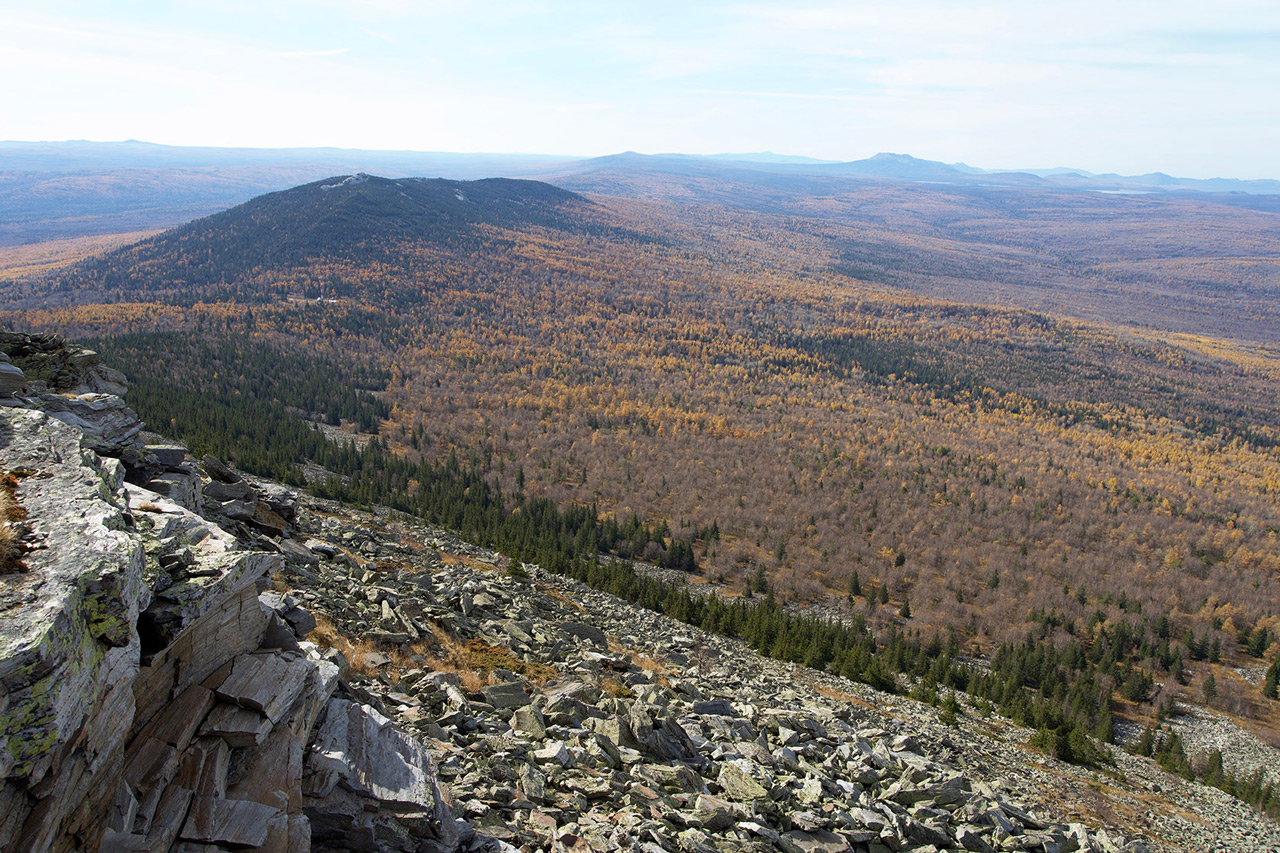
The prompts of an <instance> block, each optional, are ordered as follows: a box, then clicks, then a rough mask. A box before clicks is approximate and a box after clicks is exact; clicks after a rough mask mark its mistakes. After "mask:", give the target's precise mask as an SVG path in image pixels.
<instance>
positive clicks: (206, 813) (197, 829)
mask: <svg viewBox="0 0 1280 853" xmlns="http://www.w3.org/2000/svg"><path fill="white" fill-rule="evenodd" d="M280 814H281V812H280V810H279V809H275V808H272V807H271V806H264V805H262V804H261V803H252V802H249V801H248V800H218V799H210V800H200V801H199V802H197V803H196V804H195V806H194V807H193V808H192V809H191V812H190V814H189V815H188V816H187V822H186V823H185V824H183V826H182V831H181V832H180V833H179V837H180V838H181V839H182V840H183V841H196V842H201V843H204V844H225V845H227V846H229V847H260V846H261V845H262V843H263V842H264V841H266V840H267V832H268V830H269V829H270V827H269V826H268V822H269V821H271V820H272V819H274V818H276V817H277V816H279V815H280Z"/></svg>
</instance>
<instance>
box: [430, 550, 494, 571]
mask: <svg viewBox="0 0 1280 853" xmlns="http://www.w3.org/2000/svg"><path fill="white" fill-rule="evenodd" d="M440 559H441V560H442V561H444V564H445V565H446V566H466V567H467V568H469V569H475V570H476V571H480V572H500V571H502V570H503V566H499V565H497V564H496V563H490V562H487V561H485V560H479V559H477V558H475V557H468V556H467V555H466V554H446V553H444V552H441V553H440Z"/></svg>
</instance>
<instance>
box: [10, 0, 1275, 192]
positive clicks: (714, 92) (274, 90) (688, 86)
mask: <svg viewBox="0 0 1280 853" xmlns="http://www.w3.org/2000/svg"><path fill="white" fill-rule="evenodd" d="M0 81H3V82H0V138H3V139H26V140H35V139H95V140H114V139H127V138H134V139H143V140H147V141H150V142H162V143H170V144H180V145H244V146H320V145H333V146H341V147H353V148H405V149H417V150H434V151H491V152H527V153H560V154H576V155H596V154H608V153H614V152H617V151H622V150H627V149H631V150H637V151H643V152H647V153H657V152H664V151H680V152H686V153H702V154H711V153H720V152H726V151H733V152H745V151H765V150H768V151H775V152H779V153H789V154H806V155H809V156H813V157H822V158H827V159H836V160H852V159H859V158H862V157H866V156H869V155H871V154H874V153H876V152H877V151H895V152H902V153H909V154H914V155H915V156H918V157H927V158H930V159H938V160H945V161H948V162H951V161H965V162H968V163H970V164H971V165H975V166H981V167H986V168H996V167H1031V166H1040V167H1049V166H1059V165H1068V166H1073V167H1079V168H1084V169H1089V170H1092V171H1119V172H1123V173H1138V172H1148V171H1157V170H1159V171H1165V172H1170V173H1174V174H1178V175H1182V176H1188V177H1211V176H1224V177H1240V178H1262V177H1270V178H1280V2H1276V0H1257V2H1255V1H1254V0H1217V2H1213V3H1206V2H1203V0H1197V2H1184V0H1158V2H1148V0H1137V1H1136V2H1130V1H1129V0H1108V2H1058V3H1053V2H1041V3H1033V2H1027V0H1016V2H1006V0H993V2H986V3H953V2H942V1H941V0H887V1H886V2H881V3H862V2H840V3H835V2H821V1H819V2H812V3H803V2H800V3H780V2H749V1H748V2H696V0H688V2H682V3H669V2H645V3H638V2H626V3H622V2H609V0H596V2H539V0H529V1H528V2H509V3H498V2H470V3H468V2H450V3H440V2H411V0H256V1H255V2H248V0H230V2H219V3H197V2H183V1H182V0H177V1H176V2H146V0H111V2H109V3H104V2H101V0H93V1H92V2H76V1H75V0H40V2H13V0H0ZM0 168H3V164H0Z"/></svg>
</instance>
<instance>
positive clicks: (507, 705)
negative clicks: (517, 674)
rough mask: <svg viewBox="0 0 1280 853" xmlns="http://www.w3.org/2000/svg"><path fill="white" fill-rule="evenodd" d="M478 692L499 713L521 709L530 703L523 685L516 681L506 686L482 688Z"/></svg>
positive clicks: (497, 685) (496, 685)
mask: <svg viewBox="0 0 1280 853" xmlns="http://www.w3.org/2000/svg"><path fill="white" fill-rule="evenodd" d="M480 692H481V693H482V694H484V699H485V701H486V702H488V703H489V704H490V705H492V706H493V707H494V708H497V709H498V710H499V711H509V710H511V709H512V708H522V707H524V706H525V705H528V704H529V703H530V702H531V701H532V700H531V699H530V698H529V694H528V693H526V692H525V690H524V685H523V684H520V683H519V682H517V681H513V682H510V683H508V684H495V685H492V686H490V687H485V688H482V689H481V690H480Z"/></svg>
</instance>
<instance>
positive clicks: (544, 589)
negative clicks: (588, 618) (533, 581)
mask: <svg viewBox="0 0 1280 853" xmlns="http://www.w3.org/2000/svg"><path fill="white" fill-rule="evenodd" d="M538 592H540V593H542V594H543V595H545V596H546V597H547V598H554V599H555V600H556V601H559V602H562V603H564V604H567V605H569V606H570V607H572V608H573V609H574V610H583V611H585V610H586V609H587V608H585V607H583V606H582V603H581V602H579V601H574V600H573V599H572V598H570V597H569V596H567V595H565V594H564V593H563V592H561V591H560V590H558V589H556V588H555V587H554V586H550V585H547V584H538Z"/></svg>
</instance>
